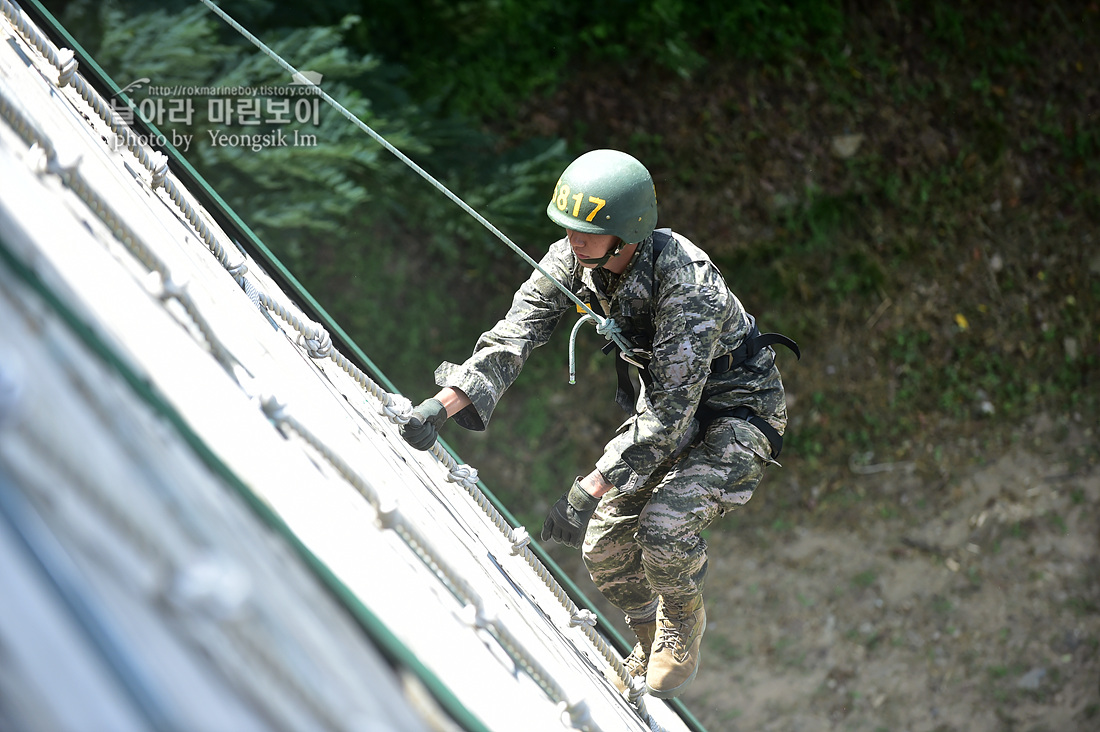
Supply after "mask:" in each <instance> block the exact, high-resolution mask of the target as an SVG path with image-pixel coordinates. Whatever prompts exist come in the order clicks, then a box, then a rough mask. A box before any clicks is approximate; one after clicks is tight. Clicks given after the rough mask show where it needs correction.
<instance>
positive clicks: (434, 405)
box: [401, 399, 447, 450]
mask: <svg viewBox="0 0 1100 732" xmlns="http://www.w3.org/2000/svg"><path fill="white" fill-rule="evenodd" d="M446 421H447V410H446V408H445V407H444V406H443V402H441V401H439V400H438V399H425V400H424V401H422V402H420V405H419V406H417V407H416V408H415V409H414V410H412V416H411V417H409V421H408V422H406V423H405V424H403V425H401V436H402V437H404V438H405V442H407V443H409V444H410V445H412V446H413V447H415V448H416V449H417V450H430V449H431V447H432V445H434V444H435V440H436V438H437V437H439V429H440V428H441V427H442V426H443V423H444V422H446Z"/></svg>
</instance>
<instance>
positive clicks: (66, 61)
mask: <svg viewBox="0 0 1100 732" xmlns="http://www.w3.org/2000/svg"><path fill="white" fill-rule="evenodd" d="M57 61H58V63H59V64H60V65H61V66H60V71H59V73H58V74H57V85H58V86H60V87H66V86H68V85H69V84H71V83H73V77H74V76H76V67H77V66H79V65H80V64H78V63H77V61H76V54H75V53H73V50H72V49H71V48H62V49H60V50H59V51H58V52H57Z"/></svg>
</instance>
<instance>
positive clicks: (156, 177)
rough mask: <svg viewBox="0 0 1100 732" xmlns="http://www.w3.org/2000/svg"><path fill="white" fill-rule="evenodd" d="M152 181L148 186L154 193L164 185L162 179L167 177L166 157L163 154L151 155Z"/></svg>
mask: <svg viewBox="0 0 1100 732" xmlns="http://www.w3.org/2000/svg"><path fill="white" fill-rule="evenodd" d="M152 157H153V159H152V161H151V162H152V164H153V179H152V180H151V181H150V182H149V185H150V186H151V187H152V189H153V190H154V191H155V190H156V189H158V188H160V187H161V186H162V185H164V179H165V178H167V177H168V156H167V155H165V154H164V153H159V152H155V153H153V156H152Z"/></svg>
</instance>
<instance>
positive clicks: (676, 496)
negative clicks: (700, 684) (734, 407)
mask: <svg viewBox="0 0 1100 732" xmlns="http://www.w3.org/2000/svg"><path fill="white" fill-rule="evenodd" d="M770 451H771V448H770V445H769V444H768V441H767V439H766V438H765V437H764V435H762V434H761V433H760V432H759V430H757V429H756V428H755V427H753V426H752V425H750V424H749V423H748V422H745V421H744V420H741V419H736V418H732V417H727V418H722V419H717V420H715V421H714V422H712V423H710V424H709V425H708V426H707V428H706V429H705V430H704V431H703V432H702V433H700V434H699V435H698V436H696V437H695V439H694V440H692V442H691V443H690V444H689V445H688V446H687V447H686V448H685V449H684V450H683V451H682V452H680V453H679V454H677V455H675V456H673V457H672V458H670V459H669V460H668V461H666V463H665V464H663V465H662V466H661V467H660V468H659V469H658V470H656V471H654V472H653V474H652V475H651V476H650V479H649V481H648V482H647V483H646V484H645V485H643V486H641V487H640V488H639V489H638V490H637V491H635V492H633V493H630V494H626V495H624V494H622V493H620V492H619V490H618V489H617V488H614V489H612V490H611V491H609V492H608V493H607V494H606V495H605V496H604V498H603V500H602V501H600V505H599V507H598V508H597V509H596V513H595V515H593V517H592V520H591V522H590V523H589V525H588V531H587V533H586V534H585V537H584V549H583V554H584V562H585V565H586V566H587V568H588V572H589V574H591V576H592V581H593V582H594V583H595V584H596V587H597V588H598V589H599V590H600V592H601V593H603V595H604V597H606V598H607V599H608V600H609V601H610V602H611V603H612V604H613V605H615V606H616V607H617V608H619V609H620V610H622V611H623V612H624V613H626V615H627V617H630V618H634V619H639V620H646V619H648V618H651V617H653V613H654V612H656V608H657V597H658V595H664V596H665V597H671V598H678V599H686V598H688V597H691V596H692V595H695V594H697V593H701V592H702V591H703V581H704V578H705V577H706V571H707V544H706V541H705V540H704V539H703V537H702V531H703V529H705V528H706V527H707V526H709V525H710V524H711V522H713V521H714V520H715V519H716V518H718V517H720V516H722V515H723V514H725V513H727V512H728V511H732V510H733V509H735V508H737V507H738V506H742V505H744V504H745V503H746V502H748V500H749V499H750V498H751V497H752V493H753V490H754V489H755V488H756V486H757V484H758V483H759V482H760V479H761V477H763V474H764V467H765V466H766V465H767V463H769V462H772V461H771V459H770V457H769V456H770V454H771V453H770Z"/></svg>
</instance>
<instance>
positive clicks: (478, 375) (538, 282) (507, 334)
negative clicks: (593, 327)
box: [435, 239, 573, 431]
mask: <svg viewBox="0 0 1100 732" xmlns="http://www.w3.org/2000/svg"><path fill="white" fill-rule="evenodd" d="M572 264H573V256H572V252H571V251H570V250H569V246H568V244H566V243H565V240H564V239H562V240H560V241H558V242H556V243H554V244H553V245H552V246H551V247H550V251H549V252H547V254H546V256H545V257H543V259H542V261H541V262H539V265H540V266H541V267H542V268H543V269H544V270H546V272H547V273H549V274H550V275H551V276H552V277H554V278H555V279H557V280H558V281H559V282H562V283H563V284H565V285H566V287H568V286H569V282H570V281H571V279H572ZM570 303H571V301H570V300H569V298H568V297H567V296H566V295H565V293H563V292H562V291H561V290H560V289H559V288H558V287H557V286H556V285H554V283H553V282H551V281H550V280H548V279H547V278H546V277H545V276H544V275H543V274H542V273H541V272H539V271H538V270H535V271H534V272H533V273H532V274H531V277H530V278H528V280H527V281H526V282H524V283H523V285H521V286H520V288H519V290H517V291H516V294H515V295H514V296H513V298H512V306H511V307H510V308H509V309H508V313H507V314H506V315H505V316H504V318H503V319H502V320H500V321H499V322H498V323H497V324H496V325H494V326H493V328H492V329H491V330H488V331H486V332H485V333H482V334H481V337H480V338H478V341H477V344H476V345H475V346H474V351H473V354H472V355H471V356H470V357H469V358H468V359H466V361H465V363H463V364H462V365H461V366H460V365H456V364H453V363H449V362H446V361H445V362H443V363H442V364H440V366H439V368H437V369H436V371H435V383H436V384H438V385H439V386H441V387H446V386H453V387H455V388H457V389H461V390H462V391H463V392H464V393H465V394H466V396H468V397H470V401H471V404H470V406H469V407H467V408H466V409H463V410H462V411H461V412H459V413H458V414H456V415H455V417H454V419H455V422H457V423H458V425H459V426H460V427H465V428H466V429H468V430H478V431H480V430H484V429H485V427H486V426H487V425H488V424H489V419H490V418H491V417H492V415H493V410H494V409H495V408H496V404H497V402H498V401H499V400H500V397H501V396H502V395H503V394H504V392H505V391H506V390H507V389H508V387H509V386H511V385H512V382H514V381H515V380H516V377H517V376H519V372H520V370H521V369H522V368H523V364H524V363H526V362H527V357H528V356H529V355H530V354H531V351H532V350H533V349H534V348H537V347H538V346H541V345H543V344H544V343H546V342H547V341H548V340H549V339H550V336H551V334H553V332H554V328H555V327H557V324H558V322H559V321H560V320H561V317H562V315H563V314H564V313H565V311H566V310H567V309H569V305H570Z"/></svg>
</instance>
